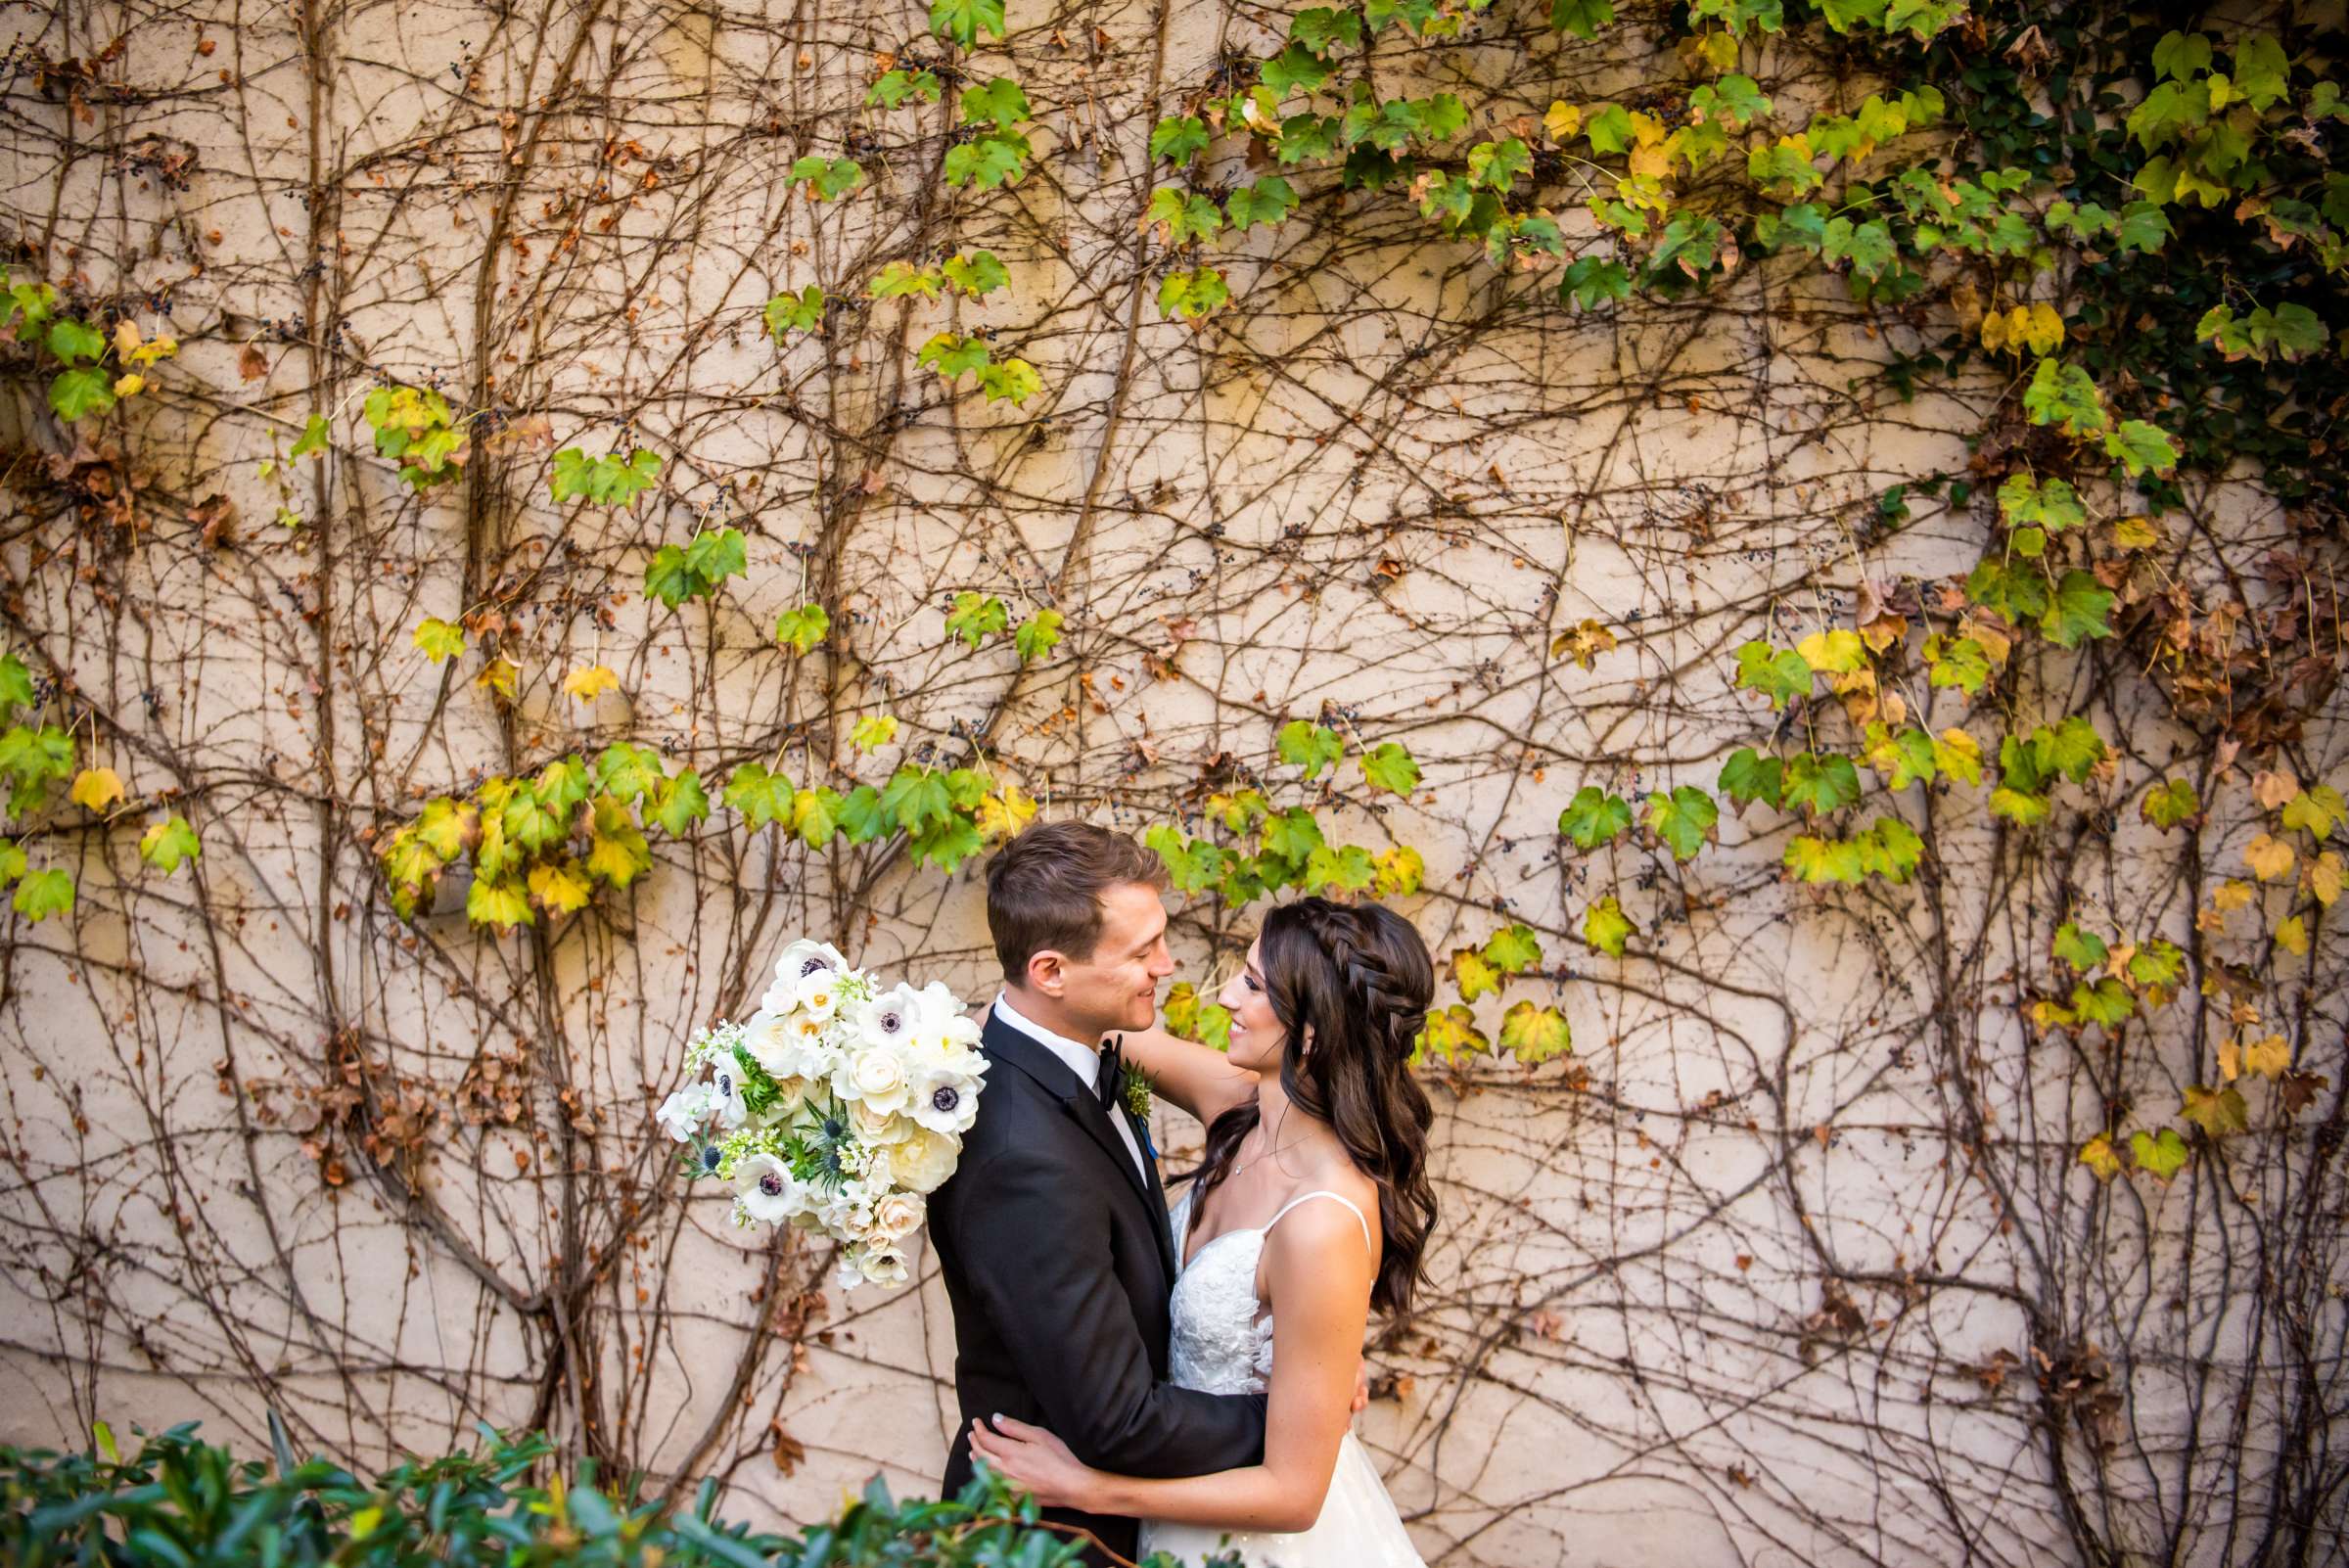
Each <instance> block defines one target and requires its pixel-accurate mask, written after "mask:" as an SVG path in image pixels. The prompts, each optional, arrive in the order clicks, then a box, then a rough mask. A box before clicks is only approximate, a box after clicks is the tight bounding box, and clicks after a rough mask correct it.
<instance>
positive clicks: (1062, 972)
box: [1057, 882, 1174, 1034]
mask: <svg viewBox="0 0 2349 1568" xmlns="http://www.w3.org/2000/svg"><path fill="white" fill-rule="evenodd" d="M1057 956H1058V957H1059V960H1060V963H1059V980H1060V984H1061V990H1060V995H1059V1000H1060V1003H1061V1005H1062V1006H1063V1007H1064V1008H1065V1009H1066V1010H1067V1012H1068V1014H1069V1016H1070V1018H1071V1020H1072V1021H1076V1022H1081V1023H1082V1024H1083V1025H1085V1026H1086V1027H1087V1028H1091V1029H1096V1030H1098V1031H1100V1032H1101V1033H1104V1034H1106V1033H1107V1032H1108V1031H1110V1030H1113V1029H1148V1028H1149V1027H1150V1026H1151V1025H1152V1024H1154V1023H1156V1022H1157V1021H1158V988H1159V985H1160V983H1161V982H1163V981H1164V980H1165V979H1166V978H1167V977H1168V976H1169V975H1171V974H1173V973H1174V954H1172V953H1170V952H1169V951H1168V950H1167V906H1166V902H1165V900H1164V899H1160V898H1159V896H1158V890H1157V889H1156V888H1153V887H1149V886H1147V885H1145V884H1143V883H1139V882H1122V883H1119V884H1118V885H1116V886H1115V887H1112V888H1109V889H1106V890H1105V891H1104V892H1103V893H1102V895H1101V940H1100V941H1099V942H1097V943H1095V944H1094V945H1093V950H1092V953H1091V954H1090V955H1089V956H1088V957H1085V958H1082V959H1080V958H1073V957H1071V956H1069V955H1068V954H1066V953H1062V954H1059V955H1057Z"/></svg>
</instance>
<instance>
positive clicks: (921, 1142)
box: [889, 1129, 962, 1193]
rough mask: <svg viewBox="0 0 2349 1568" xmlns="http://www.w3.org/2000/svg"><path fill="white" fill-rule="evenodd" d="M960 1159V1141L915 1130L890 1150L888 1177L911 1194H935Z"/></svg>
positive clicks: (930, 1132)
mask: <svg viewBox="0 0 2349 1568" xmlns="http://www.w3.org/2000/svg"><path fill="white" fill-rule="evenodd" d="M961 1158H962V1140H961V1139H960V1138H957V1137H952V1136H949V1135H947V1134H946V1133H944V1132H932V1131H930V1130H927V1129H917V1130H914V1131H912V1132H909V1133H907V1134H906V1136H905V1141H904V1142H902V1143H899V1144H897V1145H895V1146H894V1147H892V1148H891V1149H890V1151H889V1174H890V1175H891V1176H895V1177H896V1178H897V1182H898V1186H901V1187H904V1188H907V1189H908V1190H910V1191H914V1192H922V1193H930V1192H936V1191H937V1190H938V1189H939V1187H940V1186H941V1185H942V1184H944V1181H945V1179H946V1177H948V1176H952V1175H953V1174H954V1163H955V1162H956V1161H957V1160H959V1159H961Z"/></svg>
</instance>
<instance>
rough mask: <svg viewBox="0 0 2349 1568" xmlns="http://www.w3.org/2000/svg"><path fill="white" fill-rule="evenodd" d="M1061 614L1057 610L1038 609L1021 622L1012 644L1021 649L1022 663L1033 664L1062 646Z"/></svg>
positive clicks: (1013, 635)
mask: <svg viewBox="0 0 2349 1568" xmlns="http://www.w3.org/2000/svg"><path fill="white" fill-rule="evenodd" d="M1060 625H1061V616H1060V612H1059V611H1057V610H1038V611H1036V613H1035V614H1034V615H1032V616H1030V617H1029V618H1028V619H1027V620H1025V621H1023V622H1021V623H1020V624H1019V627H1018V629H1017V630H1015V631H1013V632H1012V634H1011V643H1012V646H1013V647H1014V648H1016V649H1018V650H1019V654H1020V663H1021V664H1023V665H1031V664H1034V663H1036V661H1037V660H1038V659H1042V658H1046V657H1048V656H1049V655H1050V654H1051V652H1052V650H1053V649H1055V648H1057V647H1059V646H1060Z"/></svg>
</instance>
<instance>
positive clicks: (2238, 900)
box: [2210, 878, 2251, 914]
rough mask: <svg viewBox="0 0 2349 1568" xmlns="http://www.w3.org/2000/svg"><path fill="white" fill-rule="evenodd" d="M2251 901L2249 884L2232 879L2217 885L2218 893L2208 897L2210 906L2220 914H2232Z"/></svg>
mask: <svg viewBox="0 0 2349 1568" xmlns="http://www.w3.org/2000/svg"><path fill="white" fill-rule="evenodd" d="M2250 901H2251V884H2250V883H2248V882H2237V881H2235V880H2234V879H2233V878H2229V879H2228V880H2227V881H2225V882H2222V883H2220V884H2219V891H2218V892H2216V893H2214V894H2212V895H2211V896H2210V906H2211V907H2212V908H2214V909H2216V910H2218V911H2219V913H2221V914H2233V913H2234V911H2235V910H2237V909H2240V908H2241V907H2242V906H2243V905H2244V904H2247V903H2249V902H2250Z"/></svg>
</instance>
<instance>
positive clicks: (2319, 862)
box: [2308, 850, 2341, 909]
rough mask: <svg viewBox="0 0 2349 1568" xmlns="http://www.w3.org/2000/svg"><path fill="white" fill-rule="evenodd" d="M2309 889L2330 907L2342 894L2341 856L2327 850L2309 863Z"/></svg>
mask: <svg viewBox="0 0 2349 1568" xmlns="http://www.w3.org/2000/svg"><path fill="white" fill-rule="evenodd" d="M2308 891H2309V892H2311V893H2313V894H2315V895H2316V896H2317V902H2319V903H2321V904H2323V905H2325V907H2326V908H2327V909H2329V908H2331V907H2332V902H2333V900H2334V899H2338V898H2339V897H2340V896H2341V857H2340V856H2339V855H2337V854H2335V853H2332V852H2331V851H2330V850H2326V852H2325V853H2323V854H2320V855H2318V856H2317V857H2316V858H2315V859H2314V860H2311V861H2309V863H2308Z"/></svg>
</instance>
